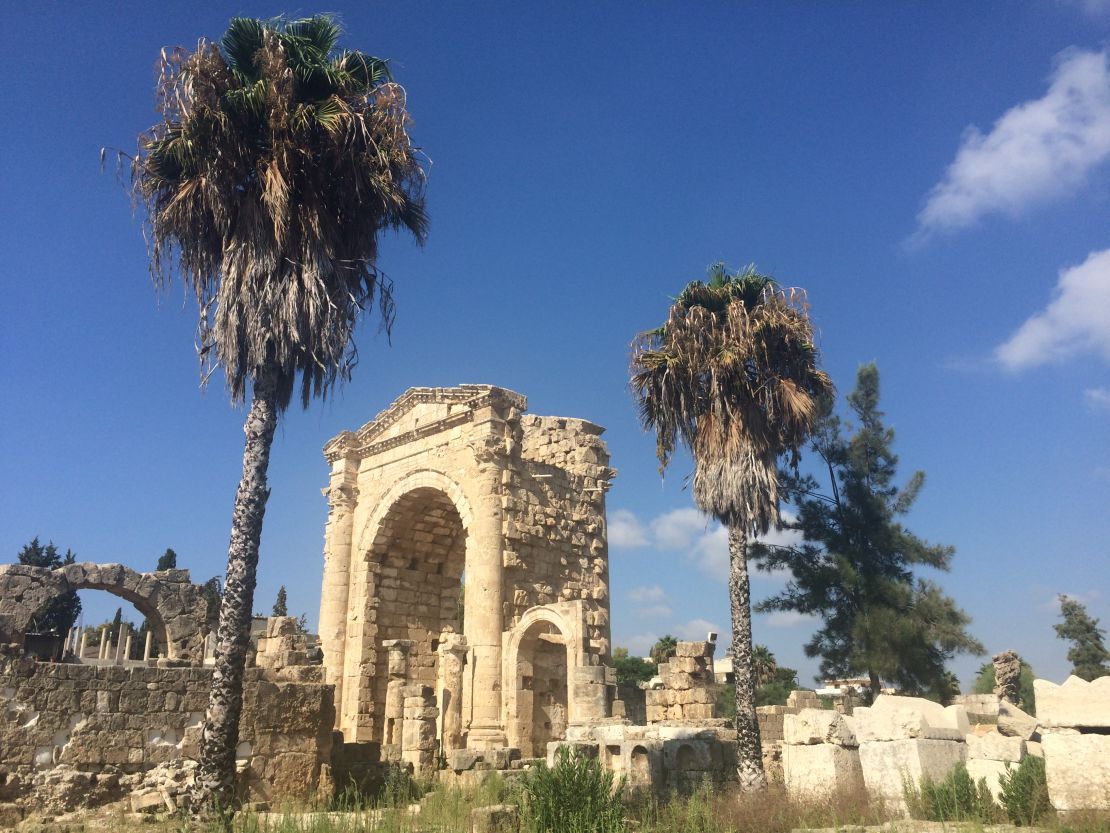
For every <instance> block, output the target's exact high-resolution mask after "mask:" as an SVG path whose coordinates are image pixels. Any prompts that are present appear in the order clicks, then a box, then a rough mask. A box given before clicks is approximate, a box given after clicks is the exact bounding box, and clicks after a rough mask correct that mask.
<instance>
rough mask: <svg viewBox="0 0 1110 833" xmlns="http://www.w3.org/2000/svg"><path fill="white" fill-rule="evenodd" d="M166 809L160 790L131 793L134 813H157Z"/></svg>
mask: <svg viewBox="0 0 1110 833" xmlns="http://www.w3.org/2000/svg"><path fill="white" fill-rule="evenodd" d="M165 808H166V805H165V802H164V801H163V799H162V793H161V791H160V790H157V789H153V788H151V789H145V790H138V791H136V792H133V793H131V812H132V813H157V812H158V811H160V810H164V809H165Z"/></svg>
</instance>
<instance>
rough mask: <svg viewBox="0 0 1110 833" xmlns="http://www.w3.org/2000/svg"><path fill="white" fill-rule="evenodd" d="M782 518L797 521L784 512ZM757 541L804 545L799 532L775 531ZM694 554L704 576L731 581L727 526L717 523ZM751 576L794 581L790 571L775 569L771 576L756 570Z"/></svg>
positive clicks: (692, 548) (789, 513)
mask: <svg viewBox="0 0 1110 833" xmlns="http://www.w3.org/2000/svg"><path fill="white" fill-rule="evenodd" d="M782 518H783V520H784V521H789V522H792V521H794V520H796V517H795V515H794V514H793V513H791V512H787V511H783V513H782ZM756 540H757V541H763V542H764V543H766V544H771V545H773V546H795V545H797V544H801V543H802V534H801V533H800V532H799V531H797V530H796V529H772V530H771V531H770V532H768V533H767V534H766V535H761V536H759V537H758V538H757V539H756ZM690 554H691V557H692V558H693V559H694V561H695V562H696V563H697V565H698V568H699V569H700V570H701V571H702V572H703V573H705V574H706V575H708V576H711V577H712V578H715V579H717V580H718V581H722V582H725V581H728V571H729V554H728V530H727V529H725V528H724V527H723V526H721V525H719V524H716V525H714V527H713V528H712V529H710V530H709V531H708V532H706V533H705V534H703V535H702V536H701V537H700V538H699V539H698V540H697V541H696V542H695V543H694V545H693V546H692V547H691V551H690ZM751 577H752V578H753V579H762V580H765V581H774V582H778V583H782V582H786V581H788V580H789V579H790V571H789V570H775V571H773V572H770V573H762V572H756V571H755V570H752V571H751Z"/></svg>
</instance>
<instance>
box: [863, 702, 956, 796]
mask: <svg viewBox="0 0 1110 833" xmlns="http://www.w3.org/2000/svg"><path fill="white" fill-rule="evenodd" d="M856 714H857V715H858V714H859V710H858V709H857V710H856ZM857 736H858V730H857ZM965 751H966V746H965V744H963V743H958V742H955V741H950V740H934V739H929V738H907V739H903V740H892V741H883V742H862V741H861V743H860V747H859V759H860V765H861V766H862V767H863V781H864V784H865V785H866V786H867V791H868V792H869V793H870V794H871V795H872V796H873V797H878V798H881V799H882V800H883V802H884V803H885V804H886V806H888V807H890V808H891V809H894V810H898V811H901V812H903V813H904V812H905V811H906V801H905V795H904V794H903V789H902V786H903V785H902V779H903V778H908V779H910V780H911V782H912V783H914V784H919V783H920V782H921V778H922V776H924V775H928V776H929V777H930V778H932V779H933V780H934V781H942V780H943V779H944V778H945V777H946V776H947V775H948V773H949V772H950V771H951V769H952V767H954V766H955V765H956V764H958V763H959V762H960V761H962V760H963V759H964V753H965Z"/></svg>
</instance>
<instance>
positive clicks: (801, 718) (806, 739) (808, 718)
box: [783, 709, 859, 747]
mask: <svg viewBox="0 0 1110 833" xmlns="http://www.w3.org/2000/svg"><path fill="white" fill-rule="evenodd" d="M783 743H784V744H787V745H812V744H818V743H830V744H834V745H836V746H849V747H855V746H858V745H859V744H858V743H857V742H856V734H855V732H854V731H853V729H852V718H850V717H845V716H844V715H841V714H839V713H838V712H835V711H833V710H832V709H802V710H801V711H799V712H798V713H797V714H787V715H783Z"/></svg>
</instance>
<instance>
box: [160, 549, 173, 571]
mask: <svg viewBox="0 0 1110 833" xmlns="http://www.w3.org/2000/svg"><path fill="white" fill-rule="evenodd" d="M154 569H155V570H176V569H177V553H176V552H174V551H173V550H171V549H169V548H168V547H167V548H166V551H165V552H164V553H162V555H161V557H160V558H159V559H158V566H157V567H155V568H154Z"/></svg>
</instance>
